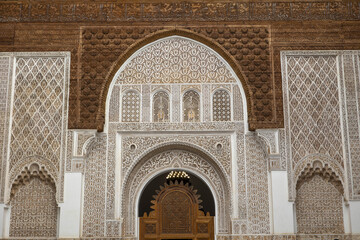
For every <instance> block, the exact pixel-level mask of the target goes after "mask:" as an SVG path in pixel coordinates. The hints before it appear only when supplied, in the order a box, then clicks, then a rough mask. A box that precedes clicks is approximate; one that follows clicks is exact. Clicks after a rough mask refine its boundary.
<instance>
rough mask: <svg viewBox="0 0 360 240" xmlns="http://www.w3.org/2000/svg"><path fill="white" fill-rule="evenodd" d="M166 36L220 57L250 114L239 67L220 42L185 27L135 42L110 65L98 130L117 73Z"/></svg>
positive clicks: (103, 89) (101, 102)
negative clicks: (187, 42) (188, 42)
mask: <svg viewBox="0 0 360 240" xmlns="http://www.w3.org/2000/svg"><path fill="white" fill-rule="evenodd" d="M167 37H181V38H183V39H188V41H191V42H193V43H194V44H197V45H202V46H203V47H205V48H208V49H209V50H210V51H211V52H213V54H215V55H216V58H217V59H218V60H220V59H221V61H223V63H224V64H225V65H228V66H227V67H225V69H226V70H227V71H228V70H229V69H231V71H232V72H233V77H235V79H237V80H236V81H235V82H237V84H238V85H239V86H240V89H241V92H242V95H244V96H243V101H245V102H246V103H245V106H246V109H247V110H246V111H245V112H244V114H245V115H246V116H247V115H249V116H251V105H252V104H251V98H250V92H249V88H248V84H247V82H246V81H245V77H244V76H243V74H242V72H241V67H240V65H239V64H238V63H237V62H236V61H234V59H233V58H232V57H231V55H230V54H229V53H228V52H227V51H226V50H225V49H224V48H223V47H222V46H221V45H220V44H218V43H215V42H214V41H212V40H211V39H208V38H206V37H204V36H201V35H199V34H196V33H194V32H192V31H189V30H185V29H181V30H180V29H172V30H161V31H157V32H156V33H154V34H152V35H150V36H148V37H146V38H145V39H142V40H140V41H138V42H137V43H135V44H134V45H133V46H132V47H131V48H130V49H128V50H126V52H125V53H123V54H122V55H121V56H120V57H119V58H118V60H117V62H116V63H115V64H114V65H113V66H112V67H111V70H110V72H109V74H108V75H107V76H106V79H107V80H106V83H105V85H103V87H102V89H101V95H100V107H99V110H98V113H97V121H98V122H101V124H99V125H98V131H103V127H104V123H105V122H106V118H105V112H106V109H107V108H108V107H107V105H106V104H107V102H109V100H110V97H109V96H110V95H111V89H112V86H113V85H114V83H115V81H117V78H118V75H119V73H120V72H121V71H123V70H124V68H125V65H127V64H129V60H130V59H132V58H134V55H136V54H137V53H138V52H139V51H142V50H143V49H146V48H147V47H148V45H149V46H151V45H153V42H155V41H161V40H163V39H165V38H167ZM245 120H247V117H245Z"/></svg>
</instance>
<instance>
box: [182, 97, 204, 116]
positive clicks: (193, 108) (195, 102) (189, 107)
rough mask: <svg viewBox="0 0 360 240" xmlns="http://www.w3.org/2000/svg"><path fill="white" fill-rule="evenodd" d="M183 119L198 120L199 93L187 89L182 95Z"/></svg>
mask: <svg viewBox="0 0 360 240" xmlns="http://www.w3.org/2000/svg"><path fill="white" fill-rule="evenodd" d="M183 120H184V122H199V121H200V95H199V94H198V93H197V92H196V91H194V90H189V91H187V92H185V94H184V96H183Z"/></svg>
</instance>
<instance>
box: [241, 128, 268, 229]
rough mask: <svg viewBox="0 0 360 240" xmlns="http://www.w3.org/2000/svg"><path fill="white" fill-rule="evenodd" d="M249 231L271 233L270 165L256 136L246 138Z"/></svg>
mask: <svg viewBox="0 0 360 240" xmlns="http://www.w3.org/2000/svg"><path fill="white" fill-rule="evenodd" d="M245 146H246V176H247V194H246V199H247V204H248V231H247V233H252V234H264V233H270V215H269V192H268V189H269V187H268V186H269V185H268V184H269V183H268V163H267V159H266V156H265V153H264V151H263V148H262V147H261V145H260V144H259V143H258V142H257V140H256V137H255V136H254V135H248V136H246V145H245Z"/></svg>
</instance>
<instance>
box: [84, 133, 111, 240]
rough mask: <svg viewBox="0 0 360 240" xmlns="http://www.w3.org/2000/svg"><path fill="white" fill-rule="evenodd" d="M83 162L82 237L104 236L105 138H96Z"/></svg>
mask: <svg viewBox="0 0 360 240" xmlns="http://www.w3.org/2000/svg"><path fill="white" fill-rule="evenodd" d="M94 141H95V142H93V143H92V144H91V146H90V147H89V150H88V152H89V155H88V158H87V159H86V161H85V184H84V188H85V189H84V194H85V195H84V215H83V236H84V237H93V236H96V237H101V236H104V235H105V207H106V206H105V203H106V200H105V196H106V151H107V148H106V136H104V135H102V136H99V137H96V138H95V140H94Z"/></svg>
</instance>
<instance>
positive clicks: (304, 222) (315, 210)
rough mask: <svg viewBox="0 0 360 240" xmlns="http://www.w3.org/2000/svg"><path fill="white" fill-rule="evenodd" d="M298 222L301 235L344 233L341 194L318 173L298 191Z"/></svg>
mask: <svg viewBox="0 0 360 240" xmlns="http://www.w3.org/2000/svg"><path fill="white" fill-rule="evenodd" d="M296 220H297V229H298V232H299V233H309V234H310V233H317V234H320V233H324V234H325V233H327V234H329V233H344V223H343V208H342V195H341V193H340V192H339V191H338V189H337V188H336V187H335V186H334V185H333V184H331V183H330V182H328V181H327V180H326V179H324V178H323V177H322V176H320V175H319V174H318V173H316V174H315V175H313V176H312V177H310V178H309V179H307V180H306V181H305V182H304V183H302V184H301V186H300V187H299V189H298V190H297V194H296Z"/></svg>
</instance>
